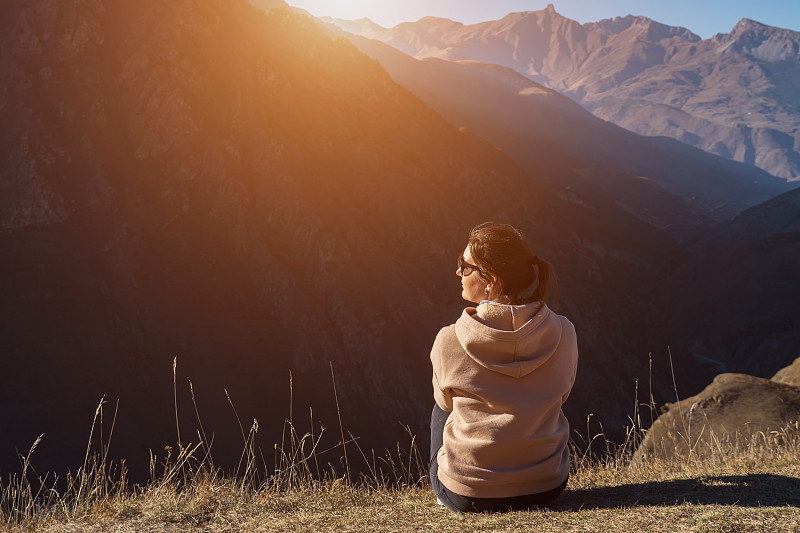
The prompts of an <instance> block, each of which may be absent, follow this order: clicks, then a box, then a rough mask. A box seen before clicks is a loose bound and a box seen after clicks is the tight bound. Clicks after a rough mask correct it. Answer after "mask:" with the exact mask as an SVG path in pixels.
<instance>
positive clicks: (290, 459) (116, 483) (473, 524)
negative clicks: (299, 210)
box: [0, 424, 800, 532]
mask: <svg viewBox="0 0 800 533" xmlns="http://www.w3.org/2000/svg"><path fill="white" fill-rule="evenodd" d="M289 430H290V431H289V432H288V433H287V449H286V451H287V453H284V451H283V450H281V449H280V448H276V453H277V454H278V455H279V456H282V457H283V459H284V460H283V461H279V466H278V468H277V469H276V470H275V471H274V472H273V473H272V474H271V475H270V476H267V477H265V478H264V479H259V478H258V476H257V474H256V473H255V469H254V464H253V462H252V461H253V460H254V459H255V458H256V454H255V453H254V450H253V449H252V447H251V443H252V440H251V439H250V437H251V436H252V432H251V435H250V437H248V436H246V435H244V434H243V436H244V437H245V441H246V442H247V443H249V444H247V445H246V446H245V450H244V453H243V454H242V458H243V461H242V463H241V465H240V466H241V469H240V471H239V475H236V476H224V475H221V474H220V473H219V472H217V471H215V470H214V468H213V461H211V460H210V458H209V456H208V455H206V454H205V453H204V446H203V445H200V446H195V447H192V446H187V447H186V448H184V449H183V450H168V452H169V454H168V455H167V457H166V458H165V459H161V460H158V459H154V461H153V474H154V475H153V479H152V481H151V482H150V483H149V484H148V485H147V486H145V487H128V486H127V485H126V483H125V481H124V475H119V474H116V477H114V476H115V474H111V473H110V472H111V471H112V469H109V468H106V467H103V465H102V462H101V463H95V464H94V466H91V465H88V466H87V467H86V468H85V470H82V471H79V472H77V474H76V475H75V476H68V477H67V481H68V482H69V483H68V484H69V488H67V489H66V490H62V491H61V492H58V493H56V492H55V491H48V490H38V494H37V489H36V488H35V487H36V486H38V482H35V483H34V482H32V483H30V484H28V483H25V482H20V477H19V476H17V477H14V478H13V479H10V480H5V481H3V483H2V484H1V485H0V520H2V524H3V525H4V526H5V529H6V530H8V531H117V532H134V531H137V532H138V531H154V532H155V531H208V532H223V531H331V532H342V531H447V532H449V531H452V532H461V531H545V532H550V531H552V532H556V531H559V532H561V531H623V532H625V531H631V532H639V531H664V532H674V531H715V532H717V531H728V532H744V531H797V530H798V529H799V528H800V461H798V451H800V438H798V427H797V425H796V424H795V425H794V426H790V427H788V428H785V429H784V430H783V431H780V432H772V433H771V434H769V435H764V434H761V435H757V436H756V437H755V438H753V439H752V441H750V442H749V443H748V444H746V445H741V446H738V447H735V448H729V449H726V448H724V447H720V448H719V450H718V453H716V454H714V455H713V456H712V457H710V458H706V459H703V460H700V459H699V458H698V457H696V456H691V455H690V456H689V458H688V459H684V460H682V461H681V462H679V463H676V462H664V461H653V462H647V463H644V464H637V463H633V462H631V460H630V456H631V454H630V452H631V449H632V448H633V445H634V444H635V442H634V441H635V440H636V439H631V440H630V441H629V444H630V445H629V446H627V447H622V448H620V449H617V450H615V451H612V453H611V454H610V455H606V456H605V458H604V459H600V458H597V457H587V456H585V455H581V454H580V452H575V453H573V464H572V468H571V477H570V481H569V485H568V486H567V490H566V491H565V492H564V493H563V494H562V495H561V497H560V498H559V499H558V500H557V501H556V503H555V504H554V506H553V507H552V508H551V509H543V510H535V511H528V512H513V513H505V514H502V513H500V514H458V513H452V512H450V511H448V510H447V509H445V508H444V507H442V506H440V505H438V504H437V503H436V498H435V496H434V495H433V492H432V490H431V488H430V485H429V484H428V482H427V479H426V477H425V475H424V474H422V473H421V472H422V471H421V470H420V468H419V467H420V466H421V465H422V463H423V462H422V461H421V460H420V457H419V454H417V453H412V454H410V455H409V454H404V452H403V451H402V450H399V452H397V453H387V455H385V456H384V457H383V458H378V459H377V460H375V463H374V464H376V465H382V467H383V471H384V475H383V476H380V475H378V474H375V475H372V476H362V477H360V478H359V479H351V480H348V477H349V476H348V474H347V473H345V474H344V475H342V476H338V477H337V475H334V474H325V473H324V468H323V473H322V474H321V475H320V476H316V475H310V474H311V473H312V472H314V471H315V470H316V468H319V467H321V464H320V463H321V462H322V460H321V459H319V458H318V457H317V454H316V453H307V452H309V451H311V450H312V447H310V446H304V444H306V445H308V444H313V443H314V442H315V441H314V438H310V440H309V437H310V436H309V435H306V437H305V439H302V440H298V439H297V438H296V437H295V436H294V435H293V433H292V432H291V428H290V427H289ZM304 450H305V451H304ZM317 451H318V450H317ZM609 451H611V450H609ZM354 452H355V453H358V451H357V447H354V446H353V443H352V441H351V443H350V454H351V457H352V455H353V453H354ZM23 466H24V465H23ZM117 472H120V471H119V470H117ZM27 473H28V477H29V478H33V477H36V476H31V475H30V472H27ZM390 478H391V479H390ZM51 483H52V480H51Z"/></svg>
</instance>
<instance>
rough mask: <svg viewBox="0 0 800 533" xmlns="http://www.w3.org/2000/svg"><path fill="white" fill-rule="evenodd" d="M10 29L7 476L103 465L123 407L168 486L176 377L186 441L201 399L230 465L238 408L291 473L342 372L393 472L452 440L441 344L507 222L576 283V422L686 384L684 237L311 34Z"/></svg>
mask: <svg viewBox="0 0 800 533" xmlns="http://www.w3.org/2000/svg"><path fill="white" fill-rule="evenodd" d="M0 15H2V16H0V29H2V30H3V31H2V33H0V35H3V36H4V37H3V38H2V46H3V49H4V53H3V55H2V57H1V58H0V76H2V77H0V95H2V102H3V105H1V106H0V118H1V119H2V121H3V123H4V125H5V126H4V128H3V130H2V143H1V144H0V165H2V166H1V167H0V168H2V174H0V192H2V194H0V255H2V257H3V258H4V260H3V261H2V262H0V293H2V294H3V300H2V305H0V324H2V326H0V350H2V353H3V357H4V364H5V370H6V371H5V372H4V374H3V377H2V378H1V379H2V382H0V395H2V396H0V397H1V398H2V401H3V402H4V405H7V406H10V407H9V408H7V409H5V410H3V413H2V415H0V416H1V417H2V418H1V419H0V424H1V425H2V427H3V431H2V433H0V470H2V471H8V470H9V469H10V468H14V469H15V468H16V467H17V458H16V455H15V453H14V450H15V449H17V450H27V449H28V447H29V446H30V444H31V443H32V442H33V440H34V439H35V438H36V437H37V436H38V435H39V434H41V433H46V436H45V440H44V441H43V442H42V443H41V444H40V445H39V447H38V448H37V452H36V460H35V465H36V466H37V468H38V470H39V471H45V470H49V469H58V470H59V471H62V470H63V467H64V465H65V464H66V465H68V466H70V467H75V466H76V465H78V464H81V463H82V462H83V457H84V452H85V445H86V438H87V436H88V434H89V429H90V427H91V424H90V418H91V414H92V413H93V412H94V409H95V407H96V405H97V402H98V400H99V398H100V397H101V396H102V395H105V396H106V399H107V400H108V401H111V402H113V401H114V400H115V399H119V400H120V403H119V414H118V419H117V422H116V425H115V430H114V443H113V444H112V454H115V455H116V456H117V457H124V458H126V460H127V464H128V467H129V468H130V469H131V472H133V473H134V474H135V475H138V476H139V477H140V478H141V476H142V475H144V474H146V471H147V466H148V465H147V458H148V449H150V450H161V449H163V445H164V444H165V443H174V441H175V438H176V435H175V426H174V416H175V414H174V412H173V410H172V409H173V405H172V397H173V392H172V386H173V383H172V376H171V375H170V372H171V369H172V367H171V365H172V361H173V358H175V357H177V358H178V376H177V377H178V380H177V387H178V412H179V416H180V418H181V420H182V424H183V435H182V436H183V443H184V444H186V443H187V442H188V441H193V442H196V441H197V438H199V437H198V435H196V434H195V432H194V428H195V427H196V425H195V421H194V415H193V407H192V405H191V403H190V401H189V394H188V390H187V388H188V384H187V381H186V378H190V379H191V380H192V383H193V385H194V391H195V395H196V397H197V400H198V407H199V411H200V415H201V417H202V419H203V423H204V427H205V431H206V433H207V434H208V435H209V438H210V439H211V438H213V441H214V455H215V457H216V458H217V460H218V462H219V463H220V464H225V463H228V464H230V463H233V464H235V462H236V460H237V459H238V457H239V452H240V451H241V441H240V440H239V437H238V436H239V427H238V424H237V422H236V417H235V416H234V414H233V412H232V411H231V409H230V405H229V404H228V400H227V399H226V398H225V394H224V392H223V387H224V388H226V389H227V391H228V392H229V393H230V396H231V398H232V400H233V402H234V404H235V405H236V409H237V411H238V414H239V416H240V417H241V419H242V421H243V423H244V424H246V425H249V421H250V420H252V419H253V418H258V421H259V424H258V425H259V428H260V429H259V435H258V439H259V441H258V442H259V445H262V446H263V447H264V448H266V449H267V450H269V449H270V448H271V446H272V444H273V443H274V442H276V441H278V440H279V435H280V433H281V429H282V425H281V421H282V420H283V417H284V416H286V415H287V414H288V413H289V412H290V410H291V412H293V413H294V422H295V424H297V425H298V428H299V429H300V430H301V432H302V429H303V425H302V424H303V423H302V422H300V421H301V420H304V419H307V418H309V417H310V413H309V411H308V407H309V405H311V406H313V408H314V411H313V418H314V420H315V422H317V423H318V422H319V420H323V421H324V422H325V424H326V425H330V424H332V423H335V422H334V421H335V420H336V418H335V417H336V415H337V409H336V406H335V405H334V404H333V402H332V399H333V398H334V395H333V393H334V391H333V386H332V385H333V384H332V381H331V370H332V369H331V364H332V366H333V370H334V371H335V374H336V381H335V384H336V390H337V392H338V399H339V403H340V405H341V410H342V416H343V422H344V424H345V427H346V428H347V429H350V430H352V432H353V433H354V434H355V435H358V436H361V437H362V440H361V441H360V443H361V446H362V448H364V449H369V448H370V447H375V448H376V449H377V450H381V449H383V448H384V447H393V446H394V445H395V443H396V442H397V441H398V439H405V438H406V433H405V430H404V429H403V428H402V427H401V425H400V423H408V424H410V425H411V427H412V429H413V431H414V432H415V433H416V434H417V435H424V433H425V427H426V425H427V421H426V417H427V415H428V413H429V409H430V405H431V391H430V381H429V380H430V367H429V362H428V353H429V349H430V345H431V343H432V340H433V338H434V335H435V333H436V331H437V330H438V329H439V328H440V327H441V326H443V325H445V324H447V323H450V322H452V321H453V320H454V319H455V318H457V317H458V314H459V312H460V309H461V308H462V306H463V302H461V301H460V298H459V290H460V289H459V283H458V280H457V278H456V277H455V275H454V272H455V258H456V256H457V254H458V253H459V252H460V251H461V250H462V249H463V246H464V241H465V237H466V233H467V231H468V229H469V228H470V227H471V226H472V225H473V224H475V223H477V222H481V221H484V220H487V219H498V220H504V221H509V222H511V223H514V224H517V225H519V226H520V227H521V228H522V229H523V231H524V232H525V233H526V234H527V235H528V236H529V238H530V239H531V241H532V243H533V244H534V246H535V248H536V250H537V253H538V254H539V255H541V256H542V257H545V258H547V259H549V260H551V261H552V262H553V263H554V264H555V265H556V268H557V269H558V272H559V278H560V280H561V282H562V288H563V291H562V294H563V304H562V305H561V306H559V307H558V309H560V310H562V311H563V312H564V314H566V315H568V316H569V317H570V318H571V319H572V320H573V321H574V322H575V324H576V327H577V329H578V334H579V338H580V343H581V344H580V346H581V357H582V359H581V370H580V371H579V377H578V381H577V384H576V389H575V391H574V393H573V395H572V397H571V398H570V402H569V403H568V405H567V407H568V410H569V415H570V417H571V419H572V420H573V421H574V422H576V423H577V422H578V421H580V422H581V423H582V422H583V420H585V416H586V413H587V412H588V411H589V410H592V411H593V412H596V413H599V414H601V415H602V416H601V418H603V420H605V422H606V427H607V428H608V430H609V431H613V426H614V425H615V424H617V423H619V422H621V421H622V420H624V417H625V415H626V414H627V409H626V408H625V407H623V405H628V404H629V400H630V398H631V394H632V390H633V388H634V383H635V379H637V378H638V379H640V380H643V379H646V376H647V370H648V353H649V352H656V355H654V360H655V369H656V370H655V373H654V377H657V376H668V372H666V371H665V367H666V366H667V362H666V357H665V356H662V354H660V352H658V351H659V350H663V349H664V347H665V346H666V345H667V343H668V342H671V341H670V340H668V339H667V338H666V337H664V336H663V335H661V333H660V331H661V329H660V328H661V326H660V324H661V323H662V322H663V321H662V320H660V319H659V318H658V316H657V312H655V311H654V309H653V307H652V306H651V305H650V304H649V295H650V294H651V293H652V291H653V282H652V280H653V279H658V278H659V277H660V276H662V275H664V274H665V273H666V272H668V271H669V270H671V269H673V268H674V267H675V266H676V265H677V263H678V261H679V260H680V258H681V257H682V252H680V251H679V250H677V249H676V248H675V247H674V246H673V245H672V244H671V239H670V238H669V237H668V236H666V235H664V234H662V233H661V232H658V231H656V230H654V229H653V228H651V227H648V226H646V225H644V224H642V223H640V222H638V221H637V220H635V219H634V218H633V217H630V216H628V215H626V214H625V213H622V212H620V211H618V210H616V209H613V208H611V207H603V206H599V205H587V202H586V201H585V199H584V198H583V197H582V196H581V194H580V193H579V192H578V191H574V190H572V191H570V190H568V189H566V188H563V187H556V186H551V185H547V184H546V183H544V182H543V180H541V179H532V178H531V177H529V176H528V175H526V174H525V173H524V172H522V171H521V170H520V169H519V167H518V166H517V165H515V164H514V163H513V162H512V161H511V159H510V158H508V157H507V156H506V155H504V154H502V153H501V152H499V151H497V150H496V149H494V148H493V147H492V146H491V145H489V144H488V143H486V142H485V141H483V140H481V139H480V138H478V137H477V136H475V135H472V134H471V133H469V132H464V131H459V130H458V129H456V128H454V127H453V126H451V125H450V124H449V123H447V122H446V121H445V120H444V119H443V118H442V117H441V116H440V115H438V114H436V113H435V112H433V111H431V110H430V109H429V108H428V107H427V106H425V105H424V104H423V103H422V102H421V101H420V100H419V99H417V98H416V97H415V96H413V95H412V94H410V93H409V92H408V91H407V90H405V89H403V88H402V87H400V86H398V85H397V84H395V83H394V82H393V81H392V79H391V78H390V77H389V76H388V74H386V72H385V71H384V70H383V69H382V68H381V67H380V65H378V64H377V62H375V61H374V60H372V59H370V58H368V57H366V56H365V55H363V54H362V53H360V52H359V51H358V50H357V49H356V48H355V47H354V46H352V45H351V44H350V43H349V42H347V41H346V40H344V39H341V38H336V37H333V36H332V35H331V34H329V33H328V32H325V31H323V30H321V29H320V28H319V27H318V26H317V25H316V24H315V23H314V22H313V21H312V20H311V19H309V18H307V17H305V16H302V15H298V14H296V13H294V12H292V11H291V10H289V9H271V10H270V11H268V12H267V13H266V14H265V13H262V12H260V11H259V10H258V9H256V8H255V7H252V6H251V5H249V4H248V3H246V2H244V1H243V0H241V1H234V0H224V1H223V0H209V1H207V2H202V3H197V2H191V1H189V0H177V1H175V0H170V1H167V0H144V1H142V2H137V3H136V4H135V5H134V4H131V3H125V2H112V1H110V0H91V1H80V2H79V1H65V2H58V3H53V2H48V1H44V0H41V1H35V2H22V1H19V2H7V3H5V4H3V6H2V7H0ZM676 351H677V352H678V354H679V353H680V350H676ZM676 357H677V358H679V357H680V356H679V355H677V356H676ZM609 361H615V362H619V361H625V363H624V364H616V363H615V364H613V365H609ZM687 364H690V362H687ZM620 368H622V371H620ZM290 372H291V373H292V374H291V375H292V376H293V377H292V380H291V382H290ZM701 379H703V380H704V381H705V376H703V377H702V378H701ZM662 381H663V382H658V378H657V382H656V384H655V386H656V391H655V392H656V394H657V395H658V394H660V392H659V391H662V392H663V395H666V394H667V391H668V390H669V384H668V382H667V380H666V379H664V380H662ZM290 384H291V386H292V387H293V396H290V391H289V387H290ZM291 397H293V398H294V405H292V403H290V398H291ZM105 412H106V417H107V418H106V426H105V427H106V428H107V427H108V426H107V424H108V412H109V406H106V409H105ZM317 427H319V426H317ZM187 428H189V429H187ZM212 435H213V437H212ZM326 435H329V436H330V437H331V438H332V439H333V440H334V444H335V441H336V438H335V437H333V435H332V434H331V433H330V432H327V433H326ZM95 436H97V434H96V435H95ZM267 459H269V458H267ZM331 460H332V461H333V460H335V458H334V457H331Z"/></svg>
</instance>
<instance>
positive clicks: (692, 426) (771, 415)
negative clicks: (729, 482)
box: [634, 361, 800, 462]
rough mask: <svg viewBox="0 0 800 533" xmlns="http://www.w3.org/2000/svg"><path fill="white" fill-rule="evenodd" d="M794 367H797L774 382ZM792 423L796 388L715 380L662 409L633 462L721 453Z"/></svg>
mask: <svg viewBox="0 0 800 533" xmlns="http://www.w3.org/2000/svg"><path fill="white" fill-rule="evenodd" d="M795 365H797V361H795V363H794V364H793V365H792V366H790V367H787V368H785V369H784V370H781V371H780V372H778V374H776V376H778V375H783V374H782V373H783V372H784V371H788V370H789V369H791V368H792V367H793V366H795ZM795 372H797V369H795ZM793 375H797V374H793ZM798 420H800V387H797V386H794V385H790V384H787V383H781V382H778V381H777V380H775V381H773V380H769V379H764V378H757V377H754V376H750V375H747V374H720V375H718V376H717V377H716V378H714V381H713V382H712V383H711V384H710V385H709V386H708V387H706V388H705V389H704V390H703V391H702V392H700V393H699V394H696V395H695V396H692V397H690V398H687V399H685V400H681V401H680V402H677V403H674V404H670V405H669V406H668V410H667V412H666V413H664V414H663V415H661V416H660V417H659V418H658V419H657V420H656V421H655V423H653V426H652V427H651V428H650V429H649V430H648V431H647V435H646V436H645V438H644V440H643V441H642V443H641V445H640V446H639V448H638V449H637V450H636V452H635V454H634V462H641V461H642V460H645V459H647V458H661V459H667V460H669V459H681V458H687V457H689V456H690V455H691V456H694V457H701V458H702V457H708V456H711V455H713V454H716V453H720V452H723V453H724V452H725V451H726V450H730V449H731V448H734V447H736V446H738V445H746V444H747V443H749V442H751V441H752V439H753V438H754V437H755V436H757V435H759V434H760V433H764V434H768V433H769V432H770V431H780V430H782V429H784V428H786V427H787V426H788V425H789V424H794V423H795V422H797V421H798Z"/></svg>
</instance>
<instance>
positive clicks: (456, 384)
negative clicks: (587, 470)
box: [430, 222, 578, 512]
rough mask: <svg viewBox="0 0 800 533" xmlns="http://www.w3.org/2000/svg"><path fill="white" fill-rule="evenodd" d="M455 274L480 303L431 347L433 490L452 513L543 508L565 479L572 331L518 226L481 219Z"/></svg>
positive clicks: (549, 277)
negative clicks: (551, 304) (554, 306)
mask: <svg viewBox="0 0 800 533" xmlns="http://www.w3.org/2000/svg"><path fill="white" fill-rule="evenodd" d="M456 274H457V275H458V276H460V277H461V285H462V292H461V296H462V297H463V298H464V299H465V300H467V301H469V302H474V303H478V306H477V307H467V308H466V309H464V312H463V313H462V314H461V317H460V318H459V319H458V320H457V321H456V323H455V324H451V325H450V326H447V327H445V328H442V330H441V331H439V334H438V335H437V336H436V340H435V341H434V343H433V349H432V350H431V363H432V364H433V396H434V400H435V402H436V403H435V405H434V407H433V413H432V414H431V467H430V477H431V482H432V483H433V489H434V492H435V493H436V496H437V498H438V500H439V502H440V503H442V504H443V505H445V506H446V507H447V508H448V509H451V510H453V511H465V512H469V511H472V512H482V511H505V510H512V509H530V508H534V507H539V506H544V505H547V504H549V503H550V502H552V501H553V499H555V498H556V497H557V496H558V495H559V494H560V493H561V492H562V491H563V490H564V487H566V485H567V478H568V476H569V448H568V446H567V443H568V440H569V424H568V422H567V419H566V417H565V416H564V413H563V412H562V411H561V404H562V403H563V402H564V401H565V400H566V399H567V396H568V395H569V392H570V390H571V389H572V384H573V383H574V381H575V372H576V369H577V363H578V346H577V341H576V336H575V328H574V327H573V325H572V323H571V322H570V321H569V320H567V319H566V318H564V317H563V316H560V315H557V314H556V313H554V312H553V311H551V310H550V309H549V308H548V307H547V305H546V304H545V299H546V298H547V296H548V293H550V292H551V291H555V290H557V287H556V283H555V274H554V272H553V268H552V267H551V266H550V264H549V263H547V262H546V261H544V260H542V259H539V258H538V257H536V256H535V255H534V254H533V253H531V250H530V248H529V247H528V244H527V243H526V242H525V239H524V237H523V236H522V234H521V233H520V232H519V231H518V230H516V229H515V228H513V227H512V226H509V225H506V224H495V223H492V222H487V223H485V224H481V225H479V226H476V227H475V228H473V229H472V231H471V232H470V234H469V241H468V244H467V247H466V248H465V250H464V252H463V254H462V255H461V256H460V257H459V258H458V270H456Z"/></svg>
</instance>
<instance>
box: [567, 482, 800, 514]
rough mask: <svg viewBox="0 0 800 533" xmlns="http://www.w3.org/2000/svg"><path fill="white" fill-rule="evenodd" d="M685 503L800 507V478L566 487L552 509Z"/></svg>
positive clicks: (571, 509)
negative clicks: (577, 488)
mask: <svg viewBox="0 0 800 533" xmlns="http://www.w3.org/2000/svg"><path fill="white" fill-rule="evenodd" d="M682 503H692V504H700V505H738V506H740V507H757V506H767V507H783V506H787V505H789V506H792V507H800V479H797V478H792V477H786V476H776V475H772V474H749V475H746V476H709V477H701V478H697V479H678V480H672V481H652V482H649V483H635V484H631V485H620V486H618V487H598V488H595V489H580V490H566V491H564V493H563V494H561V496H559V497H558V499H557V500H556V501H555V502H554V504H553V506H552V509H553V510H555V511H577V510H580V509H597V508H601V509H603V508H616V507H642V506H655V505H678V504H682Z"/></svg>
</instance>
